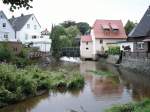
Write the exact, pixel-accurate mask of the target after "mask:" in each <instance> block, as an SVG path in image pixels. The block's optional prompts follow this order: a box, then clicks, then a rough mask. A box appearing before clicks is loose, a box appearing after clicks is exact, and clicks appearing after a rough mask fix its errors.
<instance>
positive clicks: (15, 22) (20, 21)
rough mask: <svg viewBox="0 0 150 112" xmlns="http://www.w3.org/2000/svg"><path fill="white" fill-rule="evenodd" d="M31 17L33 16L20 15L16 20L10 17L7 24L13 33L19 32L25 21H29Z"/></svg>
mask: <svg viewBox="0 0 150 112" xmlns="http://www.w3.org/2000/svg"><path fill="white" fill-rule="evenodd" d="M32 15H33V14H29V15H22V16H20V17H16V18H14V17H12V18H11V19H9V22H10V23H11V25H12V27H13V28H14V29H15V31H19V30H21V29H22V28H23V26H24V25H25V24H26V23H27V21H28V20H29V19H30V17H31V16H32Z"/></svg>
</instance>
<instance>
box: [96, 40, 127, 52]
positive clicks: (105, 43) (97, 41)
mask: <svg viewBox="0 0 150 112" xmlns="http://www.w3.org/2000/svg"><path fill="white" fill-rule="evenodd" d="M100 40H103V43H100ZM120 41H125V39H96V41H95V49H96V52H101V51H102V46H103V48H104V51H107V50H108V44H107V43H116V42H120Z"/></svg>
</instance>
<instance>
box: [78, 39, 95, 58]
mask: <svg viewBox="0 0 150 112" xmlns="http://www.w3.org/2000/svg"><path fill="white" fill-rule="evenodd" d="M87 48H88V49H87ZM92 52H93V43H92V42H88V44H87V43H86V42H81V45H80V56H81V58H93V54H92Z"/></svg>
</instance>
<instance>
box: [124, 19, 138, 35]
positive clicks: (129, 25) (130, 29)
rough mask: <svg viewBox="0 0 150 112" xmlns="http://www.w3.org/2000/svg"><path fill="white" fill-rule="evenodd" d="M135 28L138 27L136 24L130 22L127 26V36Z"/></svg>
mask: <svg viewBox="0 0 150 112" xmlns="http://www.w3.org/2000/svg"><path fill="white" fill-rule="evenodd" d="M135 26H136V23H134V22H132V21H130V20H128V21H127V23H126V25H125V32H126V34H127V35H128V34H129V33H130V32H131V31H132V29H133V28H134V27H135Z"/></svg>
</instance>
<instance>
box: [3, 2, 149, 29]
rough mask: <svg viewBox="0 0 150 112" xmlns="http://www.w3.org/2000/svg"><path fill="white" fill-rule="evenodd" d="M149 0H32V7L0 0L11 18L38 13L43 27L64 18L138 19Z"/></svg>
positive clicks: (92, 19)
mask: <svg viewBox="0 0 150 112" xmlns="http://www.w3.org/2000/svg"><path fill="white" fill-rule="evenodd" d="M0 1H1V0H0ZM149 3H150V0H33V3H31V5H32V6H33V9H30V10H25V9H21V10H16V11H15V12H13V13H12V12H10V11H9V6H5V5H3V4H2V2H0V10H3V11H4V13H5V14H6V16H7V17H8V18H11V16H12V15H14V16H20V15H21V13H24V14H30V13H33V14H35V16H36V18H37V19H38V21H39V23H40V24H41V26H42V28H51V24H52V23H53V24H58V23H61V22H63V21H65V20H74V21H77V22H79V21H84V22H88V23H89V24H90V25H92V24H93V23H94V21H95V20H96V19H121V20H122V21H123V23H124V24H125V23H126V21H127V20H128V19H130V20H132V21H135V22H136V21H137V22H138V21H139V20H140V19H141V17H142V16H143V14H144V13H145V11H146V10H147V8H148V6H149Z"/></svg>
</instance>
